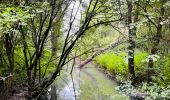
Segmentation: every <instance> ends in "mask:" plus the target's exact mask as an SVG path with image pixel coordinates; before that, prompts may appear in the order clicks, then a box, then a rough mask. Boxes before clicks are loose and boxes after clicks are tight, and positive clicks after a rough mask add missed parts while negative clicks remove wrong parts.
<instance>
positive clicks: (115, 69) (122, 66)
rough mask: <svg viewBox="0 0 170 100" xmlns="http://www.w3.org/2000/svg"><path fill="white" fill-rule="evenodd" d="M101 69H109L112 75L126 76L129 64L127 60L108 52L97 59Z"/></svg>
mask: <svg viewBox="0 0 170 100" xmlns="http://www.w3.org/2000/svg"><path fill="white" fill-rule="evenodd" d="M95 61H96V62H97V63H98V64H99V67H102V68H105V69H107V70H108V71H109V72H111V73H112V74H122V75H124V74H126V73H127V63H126V62H125V60H124V59H123V58H122V57H120V56H118V55H117V54H115V53H113V52H107V53H104V54H102V55H99V56H97V57H96V58H95Z"/></svg>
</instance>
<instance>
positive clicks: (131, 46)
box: [127, 0, 136, 79]
mask: <svg viewBox="0 0 170 100" xmlns="http://www.w3.org/2000/svg"><path fill="white" fill-rule="evenodd" d="M127 5H128V31H129V32H128V33H129V46H128V69H129V73H130V74H131V75H132V79H134V78H135V70H134V51H135V41H134V38H135V36H136V27H135V25H132V23H133V4H132V1H130V0H127Z"/></svg>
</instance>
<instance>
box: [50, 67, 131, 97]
mask: <svg viewBox="0 0 170 100" xmlns="http://www.w3.org/2000/svg"><path fill="white" fill-rule="evenodd" d="M69 73H70V71H69V70H67V71H65V70H63V72H62V74H61V76H60V78H58V79H57V80H56V81H55V83H54V84H53V85H51V87H50V88H49V92H48V100H128V98H127V97H126V96H125V95H122V94H120V93H119V92H118V91H117V90H116V89H115V87H116V86H117V85H116V83H114V82H113V81H112V80H110V79H109V78H107V77H106V76H105V75H104V74H103V73H102V72H100V71H98V70H97V68H96V67H94V65H92V64H89V65H87V68H85V69H82V70H81V71H79V69H74V71H73V75H72V76H71V75H70V74H69Z"/></svg>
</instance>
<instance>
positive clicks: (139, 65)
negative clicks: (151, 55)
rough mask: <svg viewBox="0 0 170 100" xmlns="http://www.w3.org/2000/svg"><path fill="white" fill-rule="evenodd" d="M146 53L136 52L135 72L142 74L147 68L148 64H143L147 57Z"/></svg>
mask: <svg viewBox="0 0 170 100" xmlns="http://www.w3.org/2000/svg"><path fill="white" fill-rule="evenodd" d="M147 55H148V54H147V53H146V52H136V53H135V56H134V62H135V72H137V73H138V72H142V70H144V68H145V66H146V64H147V63H146V62H143V60H144V59H145V58H146V57H147Z"/></svg>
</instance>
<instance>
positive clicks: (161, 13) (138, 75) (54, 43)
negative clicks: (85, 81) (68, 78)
mask: <svg viewBox="0 0 170 100" xmlns="http://www.w3.org/2000/svg"><path fill="white" fill-rule="evenodd" d="M77 2H79V3H78V6H77V7H76V4H77ZM72 4H73V7H72V6H71V7H70V5H72ZM80 9H83V10H81V11H82V12H80V11H79V10H80ZM169 10H170V2H169V1H168V0H89V1H86V0H85V1H84V0H77V1H75V0H1V1H0V89H1V90H0V96H2V95H3V97H4V98H2V99H7V98H11V97H10V95H9V94H11V95H12V94H13V95H15V92H14V91H22V92H24V93H25V94H24V93H23V95H24V97H25V98H28V99H41V95H43V94H45V93H46V92H47V89H48V87H49V86H50V85H51V84H52V83H53V82H54V81H55V79H57V78H58V77H59V76H60V73H62V72H61V71H62V69H63V67H64V65H66V64H70V63H69V62H73V67H72V68H71V69H73V68H74V64H75V62H76V61H77V60H78V61H79V60H80V61H82V60H83V61H84V63H83V64H82V65H81V66H80V67H81V68H82V67H83V66H84V65H85V64H87V63H89V62H90V61H92V60H93V61H94V63H96V64H97V65H98V67H99V68H100V69H102V70H104V71H105V72H106V73H107V74H108V75H110V76H112V77H114V79H115V80H116V81H117V82H118V83H119V85H120V87H119V90H121V91H123V92H125V93H126V94H130V95H131V94H132V93H133V92H142V93H146V94H147V95H148V97H147V99H151V100H152V99H158V100H162V99H165V100H166V99H168V98H169V97H170V87H169V84H170V49H169V48H170V12H169ZM68 12H69V13H70V15H68ZM79 14H80V15H81V17H79V18H77V15H78V16H80V15H79ZM65 18H66V19H65ZM77 23H78V25H77ZM75 24H76V25H75ZM70 73H72V71H71V72H70ZM113 95H114V94H113Z"/></svg>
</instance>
